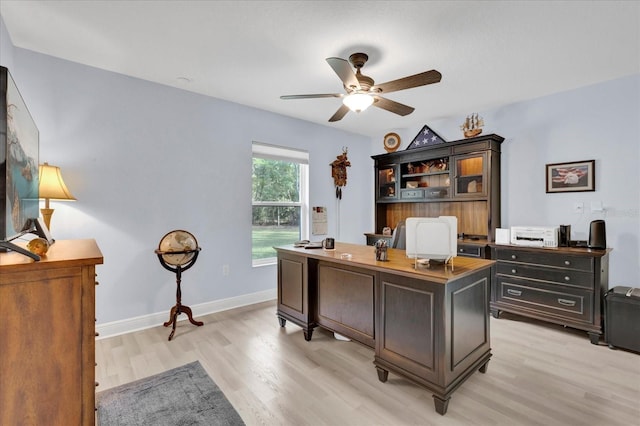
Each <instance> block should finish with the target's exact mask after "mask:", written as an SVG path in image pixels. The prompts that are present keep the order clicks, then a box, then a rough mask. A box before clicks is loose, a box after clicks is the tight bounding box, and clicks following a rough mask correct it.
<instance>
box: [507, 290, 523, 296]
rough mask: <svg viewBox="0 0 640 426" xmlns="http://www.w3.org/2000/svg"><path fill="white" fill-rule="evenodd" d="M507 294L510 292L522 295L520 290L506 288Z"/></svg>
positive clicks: (513, 294) (512, 294)
mask: <svg viewBox="0 0 640 426" xmlns="http://www.w3.org/2000/svg"><path fill="white" fill-rule="evenodd" d="M507 294H510V295H511V296H522V291H520V290H514V289H511V288H508V289H507Z"/></svg>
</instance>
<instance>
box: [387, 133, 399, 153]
mask: <svg viewBox="0 0 640 426" xmlns="http://www.w3.org/2000/svg"><path fill="white" fill-rule="evenodd" d="M399 147H400V136H398V134H397V133H387V134H386V135H384V149H385V150H386V151H387V152H394V151H395V150H397V149H398V148H399Z"/></svg>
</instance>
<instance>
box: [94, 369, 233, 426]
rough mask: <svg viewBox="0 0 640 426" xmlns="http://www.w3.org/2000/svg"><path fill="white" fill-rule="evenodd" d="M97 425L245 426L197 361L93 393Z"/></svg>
mask: <svg viewBox="0 0 640 426" xmlns="http://www.w3.org/2000/svg"><path fill="white" fill-rule="evenodd" d="M96 402H97V405H98V426H115V425H123V426H124V425H126V426H135V425H145V426H147V425H153V426H161V425H167V426H169V425H170V426H178V425H179V426H183V425H207V426H209V425H244V422H243V421H242V419H241V418H240V415H239V414H238V413H237V412H236V410H235V409H234V408H233V406H232V405H231V404H230V403H229V401H228V400H227V398H226V397H225V396H224V394H223V393H222V391H221V390H220V388H218V386H217V385H216V384H215V383H214V382H213V380H211V378H210V377H209V375H208V374H207V372H206V371H205V370H204V368H202V365H200V363H199V362H198V361H195V362H192V363H190V364H186V365H183V366H182V367H178V368H174V369H173V370H169V371H165V372H164V373H160V374H156V375H155V376H151V377H147V378H145V379H140V380H136V381H135V382H131V383H127V384H124V385H121V386H118V387H115V388H111V389H107V390H105V391H102V392H99V393H97V394H96Z"/></svg>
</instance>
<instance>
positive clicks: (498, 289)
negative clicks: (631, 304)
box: [491, 244, 611, 344]
mask: <svg viewBox="0 0 640 426" xmlns="http://www.w3.org/2000/svg"><path fill="white" fill-rule="evenodd" d="M610 251H611V249H606V250H598V249H587V248H569V247H556V248H536V247H522V246H509V245H495V244H494V245H492V257H493V258H494V259H495V260H496V262H497V266H496V279H495V280H494V281H493V288H492V291H491V313H492V315H493V316H494V317H495V318H498V317H499V316H500V312H501V311H506V312H511V313H515V314H518V315H524V316H528V317H531V318H535V319H539V320H543V321H549V322H553V323H556V324H561V325H564V326H567V327H572V328H577V329H579V330H585V331H587V333H588V335H589V339H590V340H591V343H593V344H598V341H599V340H600V337H601V336H602V334H603V303H604V302H603V301H604V295H605V294H606V292H607V290H608V289H609V252H610Z"/></svg>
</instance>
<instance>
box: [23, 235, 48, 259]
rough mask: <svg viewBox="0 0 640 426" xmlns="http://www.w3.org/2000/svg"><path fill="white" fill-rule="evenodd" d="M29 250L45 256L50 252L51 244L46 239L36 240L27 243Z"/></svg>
mask: <svg viewBox="0 0 640 426" xmlns="http://www.w3.org/2000/svg"><path fill="white" fill-rule="evenodd" d="M27 250H29V251H30V252H31V253H35V254H37V255H38V256H44V255H45V254H47V252H48V251H49V242H48V241H47V240H45V239H44V238H34V239H33V240H31V241H29V242H28V243H27Z"/></svg>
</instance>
